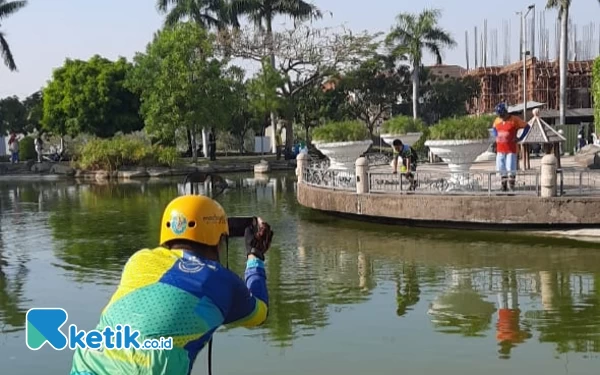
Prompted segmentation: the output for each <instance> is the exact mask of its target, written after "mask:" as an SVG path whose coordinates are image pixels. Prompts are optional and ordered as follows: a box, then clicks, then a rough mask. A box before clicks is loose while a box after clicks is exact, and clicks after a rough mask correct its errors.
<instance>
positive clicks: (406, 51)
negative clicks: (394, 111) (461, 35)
mask: <svg viewBox="0 0 600 375" xmlns="http://www.w3.org/2000/svg"><path fill="white" fill-rule="evenodd" d="M440 17H441V11H440V10H437V9H432V10H428V9H427V10H424V11H423V12H421V13H420V14H418V15H415V14H411V13H400V14H399V15H398V16H397V17H396V19H397V24H396V26H394V27H393V28H392V31H391V32H390V33H389V34H388V35H387V37H386V40H385V41H386V44H387V46H388V47H389V48H390V49H391V53H392V56H394V57H395V58H396V59H398V60H401V61H402V60H408V61H409V63H410V65H411V67H412V72H411V79H412V85H413V94H412V102H413V103H412V104H413V117H414V118H418V114H419V113H418V109H419V108H418V106H419V71H420V69H421V66H422V61H423V52H424V51H429V52H430V53H432V54H433V55H434V56H435V58H436V60H437V63H438V64H441V63H442V49H443V48H445V47H454V46H455V45H456V42H455V41H454V39H452V36H451V35H450V34H449V33H448V32H446V31H445V30H444V29H442V28H441V27H439V25H438V22H439V18H440Z"/></svg>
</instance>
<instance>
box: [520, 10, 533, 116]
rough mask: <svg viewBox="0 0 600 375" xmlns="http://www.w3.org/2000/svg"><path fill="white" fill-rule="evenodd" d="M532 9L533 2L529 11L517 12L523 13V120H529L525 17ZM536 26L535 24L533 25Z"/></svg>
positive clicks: (527, 52) (527, 53)
mask: <svg viewBox="0 0 600 375" xmlns="http://www.w3.org/2000/svg"><path fill="white" fill-rule="evenodd" d="M532 9H535V4H532V5H530V6H528V7H527V12H525V13H523V12H522V11H521V12H517V14H520V15H521V48H520V50H521V58H522V59H523V121H527V55H529V51H527V46H526V45H525V33H526V31H525V19H526V18H527V15H528V14H529V12H531V10H532ZM533 27H535V25H533Z"/></svg>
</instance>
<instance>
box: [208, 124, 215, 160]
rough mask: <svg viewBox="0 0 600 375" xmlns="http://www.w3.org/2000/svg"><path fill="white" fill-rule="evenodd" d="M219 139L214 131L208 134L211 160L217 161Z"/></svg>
mask: <svg viewBox="0 0 600 375" xmlns="http://www.w3.org/2000/svg"><path fill="white" fill-rule="evenodd" d="M216 154H217V139H216V137H215V132H214V130H211V131H210V133H208V155H209V158H210V160H213V161H214V160H217V156H216Z"/></svg>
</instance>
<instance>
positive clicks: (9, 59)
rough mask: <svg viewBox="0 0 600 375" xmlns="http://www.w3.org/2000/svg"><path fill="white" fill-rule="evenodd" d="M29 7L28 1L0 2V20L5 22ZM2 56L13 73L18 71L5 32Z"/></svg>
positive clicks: (0, 43)
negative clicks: (20, 10)
mask: <svg viewBox="0 0 600 375" xmlns="http://www.w3.org/2000/svg"><path fill="white" fill-rule="evenodd" d="M26 5H27V1H26V0H21V1H8V0H0V20H4V19H6V18H7V17H9V16H12V15H13V14H15V13H16V12H18V11H19V9H21V8H24V7H25V6H26ZM0 54H2V58H3V59H4V65H6V66H7V67H8V69H10V70H11V71H13V72H14V71H15V70H17V64H16V63H15V59H14V57H13V54H12V52H11V50H10V46H9V45H8V41H7V40H6V37H5V36H4V32H2V31H0Z"/></svg>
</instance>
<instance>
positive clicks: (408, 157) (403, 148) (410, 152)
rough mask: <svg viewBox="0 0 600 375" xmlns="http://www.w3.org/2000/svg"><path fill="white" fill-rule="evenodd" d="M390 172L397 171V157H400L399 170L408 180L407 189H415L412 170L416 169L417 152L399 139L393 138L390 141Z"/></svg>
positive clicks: (415, 183)
mask: <svg viewBox="0 0 600 375" xmlns="http://www.w3.org/2000/svg"><path fill="white" fill-rule="evenodd" d="M392 154H393V158H394V159H393V160H392V173H393V174H397V173H398V158H399V157H401V158H402V167H401V169H400V172H401V173H402V174H403V175H405V176H406V178H407V179H408V181H409V182H410V187H409V190H415V189H416V188H417V182H416V181H415V176H414V174H413V173H412V172H416V171H417V153H416V151H415V150H414V149H413V148H412V147H410V146H409V145H405V144H403V143H402V141H401V140H399V139H395V140H394V142H393V143H392Z"/></svg>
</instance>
